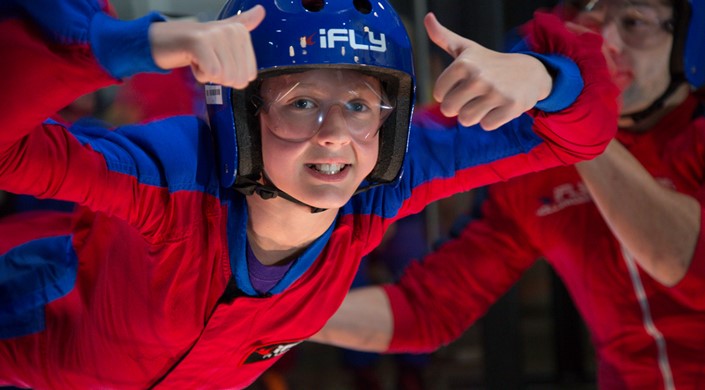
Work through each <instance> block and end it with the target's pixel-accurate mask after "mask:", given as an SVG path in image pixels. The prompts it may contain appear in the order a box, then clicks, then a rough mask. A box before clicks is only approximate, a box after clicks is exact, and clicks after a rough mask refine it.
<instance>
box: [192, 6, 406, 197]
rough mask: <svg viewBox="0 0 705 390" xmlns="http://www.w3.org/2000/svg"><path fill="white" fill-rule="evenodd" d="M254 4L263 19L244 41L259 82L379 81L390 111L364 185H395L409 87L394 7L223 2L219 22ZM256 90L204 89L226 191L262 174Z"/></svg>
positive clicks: (403, 37)
mask: <svg viewBox="0 0 705 390" xmlns="http://www.w3.org/2000/svg"><path fill="white" fill-rule="evenodd" d="M258 4H259V5H262V6H263V7H264V8H265V11H266V16H265V18H264V21H263V22H262V23H261V24H260V25H259V26H258V27H257V28H256V29H254V30H253V31H252V32H251V33H250V36H251V39H252V45H253V46H254V50H255V55H256V58H257V66H258V70H259V75H260V76H261V77H267V76H270V75H279V74H285V73H291V72H300V71H304V70H307V69H312V68H314V69H321V68H326V67H330V68H334V69H353V70H357V71H360V72H363V73H366V74H370V75H373V76H375V77H377V78H378V79H380V80H381V81H382V85H383V86H384V88H385V92H386V94H387V96H389V97H391V98H392V99H394V100H395V102H396V109H395V110H394V112H393V113H392V114H391V115H390V117H389V118H388V119H387V120H386V121H385V122H384V124H383V125H382V128H381V129H380V132H379V134H380V137H379V142H380V148H379V156H378V159H377V164H376V165H375V167H374V168H373V170H372V172H371V173H370V174H369V176H368V177H367V181H368V182H369V183H371V184H378V183H390V182H393V181H395V180H396V179H398V178H399V176H400V175H401V167H402V163H403V161H404V156H405V155H406V149H407V141H408V136H409V127H410V118H411V114H412V112H413V107H414V89H415V85H414V84H415V79H414V70H413V57H412V52H411V43H410V40H409V36H408V34H407V32H406V30H405V28H404V25H403V24H402V21H401V19H400V18H399V16H398V15H397V14H396V12H395V11H394V9H393V8H392V6H391V5H390V4H389V3H388V2H387V1H386V0H375V1H374V2H371V1H369V0H335V1H332V0H229V1H228V2H227V3H226V4H225V6H224V7H223V9H222V11H221V13H220V16H219V19H224V18H227V17H230V16H232V15H235V14H237V13H239V12H243V11H246V10H248V9H250V8H252V7H254V6H255V5H258ZM258 86H259V83H258V82H253V83H251V85H250V86H249V87H248V88H247V89H245V90H236V89H232V88H229V87H225V86H220V85H207V86H206V101H207V103H208V115H209V120H210V124H211V127H212V129H213V131H214V135H215V137H216V143H217V150H218V153H219V163H220V167H221V172H220V176H221V183H222V185H223V186H225V187H230V186H232V185H233V184H234V183H235V180H236V179H237V178H240V177H245V178H248V179H250V180H252V179H254V180H256V179H257V178H259V177H260V175H262V174H263V172H262V169H263V164H262V148H261V138H260V137H261V135H260V126H259V121H258V119H257V117H256V116H255V112H256V106H255V104H253V99H252V98H253V96H254V95H255V94H257V92H258V91H257V88H258Z"/></svg>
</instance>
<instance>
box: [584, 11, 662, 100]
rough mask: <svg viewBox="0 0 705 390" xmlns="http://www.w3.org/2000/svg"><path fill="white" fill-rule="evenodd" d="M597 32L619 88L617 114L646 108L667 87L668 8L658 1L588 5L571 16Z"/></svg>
mask: <svg viewBox="0 0 705 390" xmlns="http://www.w3.org/2000/svg"><path fill="white" fill-rule="evenodd" d="M576 22H577V23H578V24H580V25H583V26H585V27H588V28H590V29H593V30H595V31H598V32H600V33H601V34H602V36H603V38H604V39H605V43H606V45H607V56H608V61H610V62H612V63H613V65H614V78H615V82H616V83H617V85H618V86H619V87H620V88H621V89H622V96H621V97H622V114H631V113H635V112H638V111H641V110H643V109H645V108H647V107H649V106H650V105H651V103H652V102H653V101H654V100H656V99H657V98H658V97H659V96H661V94H662V93H663V92H664V91H665V90H666V88H667V87H668V85H669V83H670V69H669V63H670V57H671V48H672V46H673V7H672V5H671V3H670V2H668V1H663V0H602V1H591V2H590V3H589V4H588V9H586V10H584V11H582V12H580V13H579V14H578V16H577V18H576Z"/></svg>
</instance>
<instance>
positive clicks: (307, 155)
mask: <svg viewBox="0 0 705 390" xmlns="http://www.w3.org/2000/svg"><path fill="white" fill-rule="evenodd" d="M383 95H384V94H383V93H382V88H381V84H380V82H379V80H377V79H376V78H374V77H371V76H367V75H363V74H361V73H358V72H355V71H351V70H330V69H322V70H311V71H306V72H301V73H294V74H287V75H283V76H277V77H272V78H268V79H265V80H264V81H263V83H262V88H261V91H260V97H261V99H262V108H261V110H260V112H259V118H260V125H261V131H262V158H263V161H264V171H265V173H266V174H267V176H268V177H269V179H270V180H271V181H272V183H273V184H274V185H276V186H277V187H278V188H279V189H281V190H282V191H284V192H286V193H288V194H289V195H291V196H293V197H294V198H296V199H298V200H300V201H302V202H304V203H306V204H309V205H312V206H315V207H320V208H329V209H330V208H339V207H341V206H343V205H344V204H345V203H346V202H347V201H348V200H349V199H350V198H351V197H352V195H353V193H354V192H355V190H357V188H358V187H359V186H360V183H361V182H362V181H363V179H364V178H365V177H366V176H367V175H368V174H369V173H370V172H371V171H372V169H373V168H374V166H375V164H376V163H377V154H378V151H379V135H378V130H379V127H380V126H381V124H382V123H383V121H384V120H385V119H386V117H387V116H388V115H389V113H390V112H391V110H392V107H391V105H390V104H389V103H388V102H387V101H386V99H385V97H384V96H383Z"/></svg>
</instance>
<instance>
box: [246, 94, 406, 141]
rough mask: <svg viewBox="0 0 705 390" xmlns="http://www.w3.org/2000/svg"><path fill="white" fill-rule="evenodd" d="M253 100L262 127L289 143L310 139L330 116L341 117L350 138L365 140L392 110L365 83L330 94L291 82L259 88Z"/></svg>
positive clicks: (370, 136) (372, 135)
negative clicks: (283, 86)
mask: <svg viewBox="0 0 705 390" xmlns="http://www.w3.org/2000/svg"><path fill="white" fill-rule="evenodd" d="M253 100H254V103H255V105H256V106H257V107H258V110H257V115H259V117H260V119H261V120H262V121H263V124H264V126H265V127H267V128H268V129H269V130H270V131H271V132H272V134H274V135H275V136H277V137H278V138H281V139H284V140H287V141H292V142H301V141H306V140H308V139H311V138H312V137H313V136H314V135H316V134H317V133H318V132H319V131H320V129H321V127H322V125H323V123H324V122H325V121H326V119H327V118H329V117H330V116H331V115H338V116H339V117H340V118H341V119H342V120H343V122H342V123H343V125H344V126H345V127H346V128H347V129H348V131H349V132H350V136H351V137H352V138H353V139H354V140H356V141H358V142H369V141H370V140H372V139H374V138H375V136H376V135H377V133H378V131H379V128H380V127H381V126H382V124H383V123H384V121H385V120H386V119H387V118H388V117H389V115H390V114H391V113H392V111H393V110H394V106H393V104H392V103H391V102H390V101H389V99H387V98H386V97H385V96H383V94H382V95H381V94H380V93H379V92H377V91H376V90H375V89H374V88H373V87H372V86H371V85H369V84H368V83H366V82H361V83H360V85H358V86H356V87H354V88H351V89H350V90H349V91H346V92H344V93H342V94H340V93H339V94H337V95H336V96H334V97H328V96H323V95H322V94H321V93H319V92H314V91H312V90H307V89H306V88H305V87H301V86H300V83H295V84H294V85H292V86H288V87H286V88H283V89H281V90H279V91H272V90H269V91H261V93H260V95H259V96H256V97H255V98H254V99H253Z"/></svg>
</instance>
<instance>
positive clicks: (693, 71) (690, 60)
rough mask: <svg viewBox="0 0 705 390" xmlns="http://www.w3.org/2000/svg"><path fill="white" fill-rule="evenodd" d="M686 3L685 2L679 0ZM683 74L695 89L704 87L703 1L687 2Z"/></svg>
mask: <svg viewBox="0 0 705 390" xmlns="http://www.w3.org/2000/svg"><path fill="white" fill-rule="evenodd" d="M680 1H686V0H680ZM687 3H688V7H687V8H688V9H687V11H686V12H687V14H686V15H687V16H686V15H684V16H685V17H684V18H683V19H685V20H686V23H687V24H686V27H685V29H686V30H685V31H686V33H685V37H684V43H683V45H684V46H683V53H684V55H683V72H684V73H685V77H686V79H687V80H688V82H689V83H690V84H691V85H692V86H694V87H695V88H702V87H704V86H705V0H687Z"/></svg>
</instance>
